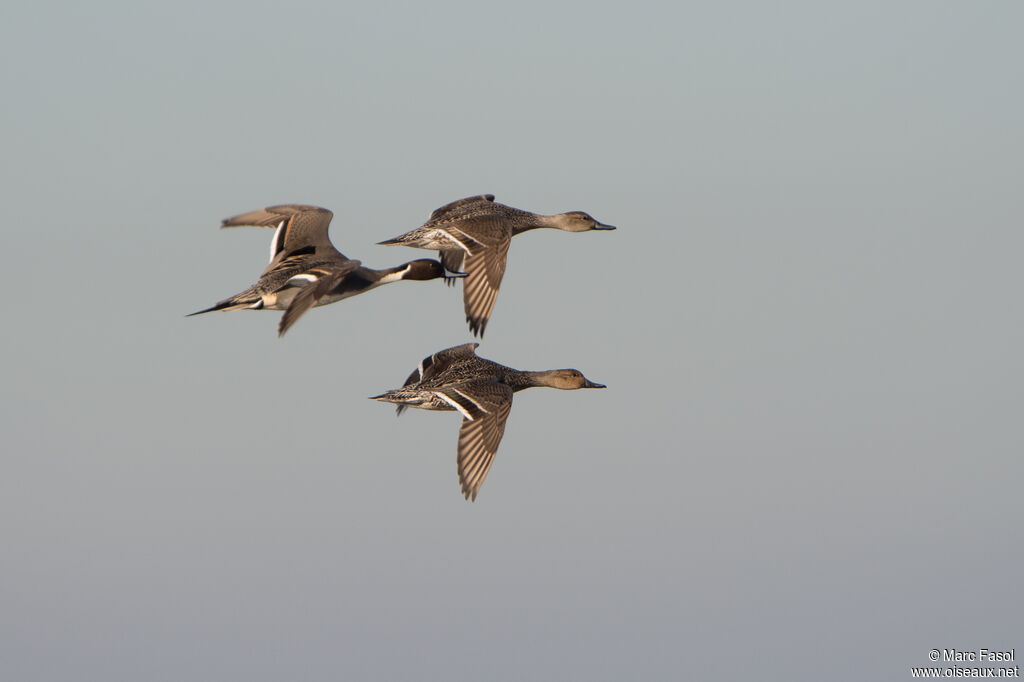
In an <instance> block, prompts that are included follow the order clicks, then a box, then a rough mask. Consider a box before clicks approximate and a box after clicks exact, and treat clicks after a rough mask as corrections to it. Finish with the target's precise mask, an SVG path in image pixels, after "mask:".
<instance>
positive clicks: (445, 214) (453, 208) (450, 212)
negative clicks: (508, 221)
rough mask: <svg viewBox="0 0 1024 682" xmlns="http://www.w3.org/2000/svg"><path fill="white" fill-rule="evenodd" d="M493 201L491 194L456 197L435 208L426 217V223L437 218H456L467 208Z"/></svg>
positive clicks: (470, 208)
mask: <svg viewBox="0 0 1024 682" xmlns="http://www.w3.org/2000/svg"><path fill="white" fill-rule="evenodd" d="M493 202H494V195H493V194H478V195H476V196H473V197H466V198H465V199H458V200H457V201H453V202H451V203H450V204H445V205H444V206H442V207H441V208H439V209H436V210H435V211H434V212H433V213H431V214H430V218H428V219H427V223H432V222H434V221H438V220H451V219H453V218H457V217H459V216H460V215H462V214H463V213H466V212H467V211H469V210H475V209H479V208H480V207H482V206H486V205H487V204H490V203H493Z"/></svg>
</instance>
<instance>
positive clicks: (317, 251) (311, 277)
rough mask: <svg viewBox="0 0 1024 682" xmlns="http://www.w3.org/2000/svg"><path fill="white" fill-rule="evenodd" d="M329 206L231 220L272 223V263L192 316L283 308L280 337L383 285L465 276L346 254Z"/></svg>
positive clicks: (431, 263)
mask: <svg viewBox="0 0 1024 682" xmlns="http://www.w3.org/2000/svg"><path fill="white" fill-rule="evenodd" d="M333 215H334V214H333V213H331V212H330V211H329V210H327V209H326V208H320V207H319V206H303V205H300V204H285V205H281V206H270V207H269V208H265V209H261V210H258V211H251V212H249V213H243V214H242V215H237V216H235V217H233V218H228V219H227V220H224V221H223V223H222V225H221V226H222V227H272V228H275V232H274V238H273V240H271V242H270V264H269V265H267V267H266V269H265V270H264V271H263V274H262V275H260V278H259V280H257V281H256V283H255V284H253V285H252V286H251V287H249V288H248V289H246V290H245V291H243V292H241V293H240V294H235V295H234V296H232V297H231V298H226V299H224V300H223V301H221V302H219V303H217V304H216V305H213V306H211V307H209V308H206V309H205V310H200V311H197V312H194V313H192V314H191V315H201V314H202V313H208V312H212V311H214V310H243V309H249V310H263V309H266V310H283V311H284V315H282V316H281V322H280V324H279V325H278V335H279V336H283V335H284V333H285V332H286V331H288V329H289V328H290V327H291V326H292V325H293V324H295V322H296V320H298V319H299V318H300V317H301V316H302V315H303V314H304V313H305V312H306V311H307V310H309V309H310V308H312V307H314V306H321V305H327V304H329V303H334V302H336V301H340V300H342V299H345V298H349V297H351V296H355V295H356V294H361V293H363V292H366V291H369V290H370V289H375V288H377V287H379V286H381V285H382V284H388V283H390V282H397V281H399V280H403V279H410V280H428V279H438V278H442V277H443V278H445V279H448V278H449V277H461V276H463V274H462V273H455V274H453V275H446V274H445V269H444V266H442V265H441V263H440V262H439V261H436V260H433V259H431V258H423V259H420V260H414V261H410V262H408V263H403V264H402V265H398V266H396V267H393V268H385V269H383V270H374V269H373V268H367V267H364V266H363V265H362V263H360V262H359V261H358V260H352V259H350V258H346V257H345V256H344V255H343V254H342V253H341V252H339V251H338V250H337V249H336V248H334V245H333V244H331V240H330V239H329V238H328V236H327V228H328V227H329V226H330V224H331V218H332V217H333Z"/></svg>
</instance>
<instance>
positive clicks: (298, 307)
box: [277, 260, 360, 336]
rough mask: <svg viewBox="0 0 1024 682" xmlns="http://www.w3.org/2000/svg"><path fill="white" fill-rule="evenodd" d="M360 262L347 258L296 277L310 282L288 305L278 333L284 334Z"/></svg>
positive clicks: (279, 334)
mask: <svg viewBox="0 0 1024 682" xmlns="http://www.w3.org/2000/svg"><path fill="white" fill-rule="evenodd" d="M359 265H360V262H359V261H357V260H345V261H342V262H339V263H334V264H331V265H324V266H318V267H314V268H310V269H309V270H308V271H307V272H304V273H302V274H301V275H296V277H301V278H303V279H308V280H309V281H310V283H309V284H307V285H306V286H304V287H302V289H301V290H300V291H299V293H297V294H296V295H295V298H293V299H292V302H291V303H290V304H289V305H288V309H287V310H285V311H284V314H283V315H281V322H280V323H279V324H278V326H277V335H278V336H284V333H285V332H286V331H288V329H289V328H291V326H292V325H293V324H295V322H296V321H297V320H298V319H299V318H300V317H302V316H303V315H304V314H305V313H306V311H307V310H309V309H310V308H312V307H313V306H315V305H316V304H317V302H319V301H320V299H322V298H323V297H324V296H326V295H327V294H329V293H330V292H331V290H332V289H334V287H336V286H338V285H339V284H341V281H342V280H343V279H345V277H347V276H348V275H349V273H351V272H352V271H353V270H355V269H356V268H358V267H359Z"/></svg>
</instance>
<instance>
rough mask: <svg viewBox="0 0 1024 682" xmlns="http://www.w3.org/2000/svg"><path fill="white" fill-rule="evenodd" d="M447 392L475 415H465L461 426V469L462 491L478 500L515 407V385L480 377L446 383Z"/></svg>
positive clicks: (467, 496) (459, 460)
mask: <svg viewBox="0 0 1024 682" xmlns="http://www.w3.org/2000/svg"><path fill="white" fill-rule="evenodd" d="M445 393H451V394H453V395H451V397H452V399H453V400H457V401H458V402H459V404H460V405H462V406H464V407H466V408H467V410H468V411H469V414H470V415H471V416H472V419H470V418H468V417H466V418H464V419H463V420H462V428H460V429H459V454H458V471H459V484H460V485H461V486H462V495H463V496H464V497H465V498H466V499H472V500H474V501H475V500H476V496H477V493H478V492H479V491H480V486H482V485H483V484H484V479H485V478H487V472H488V471H490V468H491V463H492V462H493V461H494V455H495V453H497V452H498V445H499V444H500V443H501V437H502V436H503V435H505V422H506V421H507V420H508V414H509V412H510V411H511V410H512V387H511V386H509V385H508V384H499V383H495V382H493V381H477V382H468V383H465V384H457V385H455V386H450V387H447V388H446V389H445Z"/></svg>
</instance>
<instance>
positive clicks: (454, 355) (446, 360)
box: [402, 343, 480, 388]
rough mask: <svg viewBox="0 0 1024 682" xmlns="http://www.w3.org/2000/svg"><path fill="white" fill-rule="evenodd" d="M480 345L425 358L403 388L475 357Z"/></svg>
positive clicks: (453, 349)
mask: <svg viewBox="0 0 1024 682" xmlns="http://www.w3.org/2000/svg"><path fill="white" fill-rule="evenodd" d="M479 345H480V344H479V343H464V344H462V345H461V346H452V347H451V348H445V349H444V350H439V351H437V352H436V353H434V354H433V355H431V356H429V357H425V358H423V359H422V360H421V361H420V365H419V367H417V368H416V369H415V370H413V373H412V374H410V375H409V377H408V378H407V379H406V380H405V383H404V384H402V387H403V388H404V387H406V386H411V385H413V384H418V383H420V382H421V381H424V380H426V379H430V378H431V377H433V376H436V375H437V374H439V373H441V372H443V371H444V370H446V369H448V368H449V367H451V365H452V363H454V362H456V361H458V360H465V359H466V358H471V357H475V356H476V348H477V346H479Z"/></svg>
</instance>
